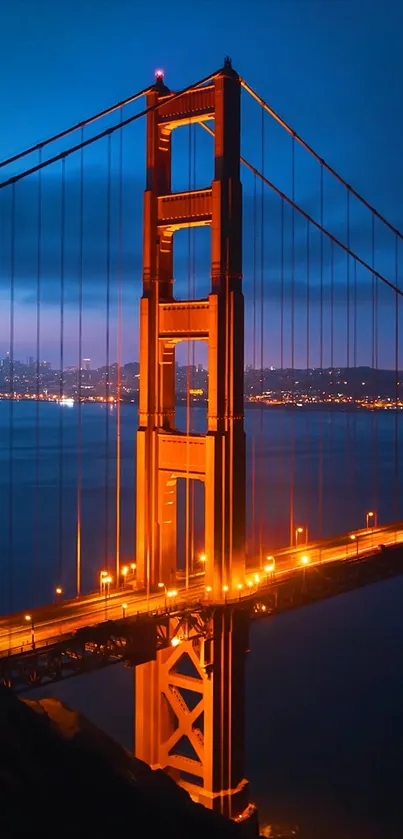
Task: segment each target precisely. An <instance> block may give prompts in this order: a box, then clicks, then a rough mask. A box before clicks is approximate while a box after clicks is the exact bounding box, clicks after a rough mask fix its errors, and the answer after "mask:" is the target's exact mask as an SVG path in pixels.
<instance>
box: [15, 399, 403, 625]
mask: <svg viewBox="0 0 403 839" xmlns="http://www.w3.org/2000/svg"><path fill="white" fill-rule="evenodd" d="M11 411H12V415H11V413H10V412H11ZM177 422H178V427H179V428H183V429H184V428H185V409H184V408H178V410H177ZM193 423H194V429H195V430H198V431H200V430H204V427H205V410H204V409H203V408H202V407H200V408H196V409H195V411H194V419H193ZM400 425H402V429H401V430H400V429H397V428H396V426H395V417H394V416H393V414H387V413H379V414H370V413H362V414H360V415H358V416H355V415H352V414H348V413H341V412H340V413H324V412H323V413H322V412H320V413H316V412H315V413H307V412H299V411H295V412H287V411H282V410H275V411H268V410H266V411H265V410H256V409H255V410H253V409H251V410H248V411H247V412H246V422H245V426H246V433H247V466H248V474H247V484H248V486H247V499H248V509H247V513H248V552H249V553H250V554H253V555H255V556H256V555H257V556H258V555H259V542H260V534H261V542H262V546H263V552H264V553H265V554H271V553H273V552H274V551H275V550H276V548H278V547H280V546H282V545H285V544H289V539H290V524H289V522H290V509H291V508H292V512H293V518H294V525H295V526H298V525H303V526H304V527H305V526H308V528H309V534H310V537H312V538H313V537H314V536H320V535H323V536H327V535H332V534H335V533H343V532H344V533H346V532H348V531H349V530H350V529H353V528H357V527H363V526H364V525H365V514H366V512H367V511H368V510H370V509H375V510H376V511H377V514H378V516H379V520H380V521H381V522H386V521H390V520H391V519H392V520H393V519H396V518H398V517H400V516H402V517H403V502H401V501H400V498H399V503H398V504H397V503H396V498H398V495H397V493H396V492H395V488H396V485H397V482H398V481H399V483H400V485H402V484H401V480H402V478H403V462H402V463H399V464H397V463H396V458H395V452H396V448H395V437H396V431H397V430H398V431H399V437H400V441H401V444H403V424H402V423H400ZM136 428H137V411H136V408H135V406H133V405H124V406H122V410H121V543H120V547H121V561H122V563H124V562H130V561H133V558H134V549H135V548H134V546H135V471H136V463H135V440H136ZM10 429H11V432H10ZM79 436H80V437H81V440H82V446H81V452H82V455H81V460H80V462H79V460H78V457H77V443H78V438H79ZM397 465H399V470H400V474H397V471H396V466H397ZM79 471H81V487H82V491H81V555H82V562H81V566H82V590H83V591H85V590H88V589H90V588H91V589H94V588H96V587H97V585H98V581H99V572H100V570H101V569H102V568H104V567H109V568H110V569H111V570H112V573H113V569H114V567H115V555H116V538H115V536H116V504H115V497H116V408H114V407H107V406H105V405H97V404H86V405H84V406H82V408H81V411H80V409H79V408H78V407H77V406H75V407H73V408H69V407H64V406H63V407H61V406H59V405H57V404H53V403H50V402H49V403H42V404H38V403H35V402H16V403H14V404H13V405H11V403H9V402H6V401H0V506H1V510H2V526H1V528H0V556H1V557H2V562H1V566H0V571H1V572H2V573H1V577H0V612H6V613H10V612H14V611H18V610H22V609H26V608H32V607H34V606H35V605H39V604H40V603H43V602H49V601H50V600H51V599H52V597H53V595H54V590H55V588H56V586H58V585H61V586H62V587H63V589H64V591H65V592H66V593H68V594H74V593H75V579H76V542H77V480H78V473H79ZM291 475H293V476H294V477H293V485H294V493H293V498H291V499H290V476H291ZM253 476H254V477H253ZM183 483H184V482H183V481H182V482H179V484H183ZM200 487H201V485H199V488H200ZM10 488H11V491H10ZM178 490H179V504H178V516H179V521H180V522H182V526H180V527H179V534H180V536H179V543H180V561H181V563H182V564H183V561H184V557H183V553H184V535H183V521H184V507H185V503H184V495H185V493H184V487H183V486H179V487H178ZM321 499H322V501H321ZM196 509H197V514H196V524H195V549H196V552H197V551H200V552H203V550H204V538H203V517H202V513H201V510H202V504H199V503H197V504H196ZM10 514H11V515H10ZM253 520H254V521H255V522H256V526H255V527H254V528H252V521H253ZM10 522H11V526H10ZM252 531H253V532H254V536H253V535H252Z"/></svg>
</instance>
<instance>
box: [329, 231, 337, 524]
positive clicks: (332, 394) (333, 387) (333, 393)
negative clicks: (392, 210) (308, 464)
mask: <svg viewBox="0 0 403 839" xmlns="http://www.w3.org/2000/svg"><path fill="white" fill-rule="evenodd" d="M330 369H331V379H332V384H331V390H330V398H331V404H330V462H331V463H334V456H335V453H334V412H335V407H336V402H335V400H336V381H335V380H336V375H335V369H334V243H333V241H331V242H330ZM332 507H333V504H332ZM330 523H331V525H332V526H333V524H334V522H333V520H332V517H330Z"/></svg>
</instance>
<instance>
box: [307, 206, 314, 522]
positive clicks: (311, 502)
mask: <svg viewBox="0 0 403 839" xmlns="http://www.w3.org/2000/svg"><path fill="white" fill-rule="evenodd" d="M310 233H311V231H310V223H309V221H308V222H307V225H306V338H305V344H306V347H305V349H306V382H307V384H306V390H307V395H308V397H309V394H310V390H311V378H310V375H309V367H310V363H311V356H310V337H311V336H310V332H311V250H310V249H311V236H310ZM311 431H312V415H311V414H310V412H309V411H307V412H306V414H305V439H306V451H307V454H308V463H309V468H308V470H307V473H306V475H305V483H306V496H307V501H308V505H307V506H308V516H307V521H306V523H305V524H306V527H309V526H310V523H311V520H312V519H313V520H314V510H315V500H314V494H315V493H314V490H313V487H314V480H313V475H312V463H313V456H312V451H311Z"/></svg>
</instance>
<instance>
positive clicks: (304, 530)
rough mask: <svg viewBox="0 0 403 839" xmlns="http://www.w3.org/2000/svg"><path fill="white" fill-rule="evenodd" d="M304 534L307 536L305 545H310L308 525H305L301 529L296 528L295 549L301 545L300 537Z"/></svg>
mask: <svg viewBox="0 0 403 839" xmlns="http://www.w3.org/2000/svg"><path fill="white" fill-rule="evenodd" d="M302 533H303V534H304V536H305V538H304V542H303V544H304V545H307V544H308V525H307V524H305V525H304V526H303V527H301V526H299V527H296V528H295V547H296V548H297V547H298V544H299V541H300V538H299V537H300V536H301V534H302Z"/></svg>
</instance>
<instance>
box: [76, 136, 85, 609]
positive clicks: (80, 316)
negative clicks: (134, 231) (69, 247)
mask: <svg viewBox="0 0 403 839" xmlns="http://www.w3.org/2000/svg"><path fill="white" fill-rule="evenodd" d="M83 140H84V129H83V128H82V129H81V142H83ZM83 262H84V149H81V153H80V194H79V265H78V365H77V370H78V374H77V378H78V381H77V397H78V409H77V410H78V416H77V536H76V594H77V597H79V596H80V594H81V549H82V543H81V519H82V445H83V416H82V360H83Z"/></svg>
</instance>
